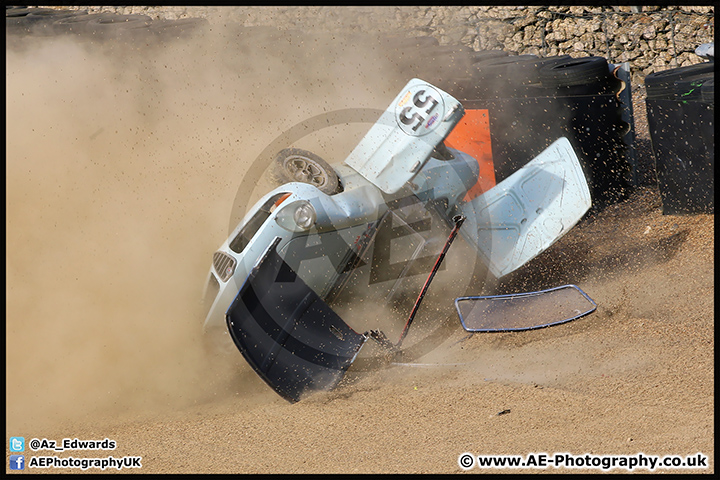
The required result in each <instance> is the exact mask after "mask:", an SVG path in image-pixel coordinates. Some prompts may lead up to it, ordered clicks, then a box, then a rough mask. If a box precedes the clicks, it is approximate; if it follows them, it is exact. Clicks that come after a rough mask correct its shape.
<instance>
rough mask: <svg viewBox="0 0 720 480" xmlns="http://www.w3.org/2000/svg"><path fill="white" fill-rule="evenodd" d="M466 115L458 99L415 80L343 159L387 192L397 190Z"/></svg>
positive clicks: (409, 178) (416, 171) (412, 175)
mask: <svg viewBox="0 0 720 480" xmlns="http://www.w3.org/2000/svg"><path fill="white" fill-rule="evenodd" d="M463 114H464V109H463V107H462V105H461V104H460V102H458V101H457V100H456V99H455V98H453V97H452V96H450V95H449V94H447V93H446V92H444V91H442V90H440V89H439V88H436V87H434V86H432V85H430V84H429V83H427V82H425V81H423V80H420V79H418V78H414V79H412V80H410V82H408V84H407V85H406V86H405V88H404V89H403V90H402V91H401V92H400V93H399V94H398V96H397V97H395V99H394V100H393V101H392V103H391V104H390V106H389V107H388V108H387V109H386V110H385V112H384V113H383V114H382V115H381V116H380V119H379V120H378V121H377V122H376V123H375V124H374V125H373V126H372V127H371V128H370V130H369V131H368V133H367V134H366V135H365V136H364V137H363V138H362V139H361V140H360V143H358V145H357V146H356V147H355V149H354V150H353V151H352V152H351V153H350V155H349V156H348V157H347V158H346V159H345V163H346V164H347V165H349V166H350V167H352V168H353V169H355V170H356V171H357V172H358V173H360V174H361V175H362V176H364V177H365V178H366V179H367V180H368V181H369V182H371V183H372V184H374V185H376V186H377V187H378V188H379V189H380V190H382V191H383V192H385V193H396V192H397V191H399V190H400V189H401V188H402V187H403V186H404V185H405V184H406V183H407V182H409V181H410V180H412V178H413V177H414V176H415V175H416V174H417V173H418V172H419V171H420V169H421V168H422V166H423V165H424V164H425V162H426V161H427V160H428V158H430V154H431V153H432V151H433V149H434V148H435V147H436V146H437V144H438V143H440V142H441V141H442V140H443V139H444V138H445V137H446V136H447V135H448V133H450V131H451V130H452V129H453V127H455V125H456V124H457V123H458V122H459V121H460V119H461V118H462V116H463Z"/></svg>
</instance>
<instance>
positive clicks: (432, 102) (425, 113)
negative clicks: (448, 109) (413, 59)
mask: <svg viewBox="0 0 720 480" xmlns="http://www.w3.org/2000/svg"><path fill="white" fill-rule="evenodd" d="M411 99H412V102H411V103H410V105H408V102H410V100H411ZM395 112H396V119H397V121H398V126H399V127H400V128H401V129H402V130H403V131H404V132H405V133H406V134H408V135H413V136H421V135H425V134H427V133H429V132H431V131H432V130H433V128H434V127H435V126H437V125H438V123H439V122H438V119H440V118H442V116H443V115H444V113H445V105H444V102H443V100H442V96H441V95H440V93H439V92H437V91H436V90H435V89H434V88H432V87H431V86H430V85H427V84H425V85H414V86H412V87H411V89H410V90H408V91H407V93H405V95H404V96H403V97H402V99H401V100H400V101H399V102H398V104H397V106H396V108H395ZM421 127H422V128H421Z"/></svg>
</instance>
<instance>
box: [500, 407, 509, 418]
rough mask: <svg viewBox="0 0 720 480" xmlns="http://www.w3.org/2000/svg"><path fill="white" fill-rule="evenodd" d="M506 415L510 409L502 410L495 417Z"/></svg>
mask: <svg viewBox="0 0 720 480" xmlns="http://www.w3.org/2000/svg"><path fill="white" fill-rule="evenodd" d="M508 413H510V409H509V408H508V409H506V410H503V411H502V412H498V413H497V416H498V417H499V416H500V415H505V414H508Z"/></svg>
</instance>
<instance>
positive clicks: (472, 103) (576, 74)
mask: <svg viewBox="0 0 720 480" xmlns="http://www.w3.org/2000/svg"><path fill="white" fill-rule="evenodd" d="M612 72H613V68H611V66H610V65H609V64H608V62H607V60H606V59H605V58H602V57H582V58H573V57H571V56H569V55H561V56H554V57H545V58H541V57H537V56H534V55H508V56H502V57H494V58H489V59H487V60H484V61H478V62H475V63H474V64H472V68H471V70H470V75H466V76H465V77H464V78H457V77H456V78H455V79H454V81H453V82H449V83H445V84H443V83H438V84H437V85H438V87H440V88H443V89H446V90H447V91H448V92H449V93H450V94H452V95H454V96H456V97H457V98H458V99H460V100H461V102H462V103H463V105H464V106H465V107H466V110H484V111H487V115H488V117H489V131H490V133H489V136H490V143H491V145H490V149H491V150H492V162H493V169H494V173H495V181H496V182H500V181H502V180H503V179H505V178H507V177H508V176H510V175H512V174H513V173H514V172H516V171H517V170H518V169H519V168H521V167H522V166H523V165H525V163H527V162H528V161H529V160H530V159H532V158H533V157H534V156H536V155H538V154H539V153H540V152H541V151H542V150H543V149H544V148H546V147H547V146H549V145H550V143H552V141H554V140H556V139H557V138H558V137H561V136H564V137H567V138H568V139H570V141H571V143H572V144H573V147H574V149H575V151H576V153H577V154H578V157H579V159H580V161H581V163H582V165H583V169H584V171H585V174H586V176H587V178H588V184H589V186H590V191H591V195H592V197H593V210H594V211H598V210H601V209H603V208H605V207H606V206H608V205H611V204H614V203H618V202H620V201H622V200H624V199H625V198H627V197H628V195H629V194H630V192H631V191H632V189H633V182H632V179H633V167H632V165H631V159H630V157H631V155H630V147H631V146H632V137H629V138H627V137H626V134H627V132H628V130H629V129H630V128H631V127H632V125H631V124H630V123H628V122H632V114H631V113H630V115H629V118H624V117H623V115H624V112H623V104H622V103H621V100H620V98H619V92H620V91H622V90H623V88H629V86H628V85H627V84H626V83H625V82H623V81H621V80H620V79H619V78H617V77H616V76H614V75H613V73H612ZM420 78H423V77H422V76H420ZM626 103H630V105H625V108H627V109H630V112H631V109H632V104H631V102H626Z"/></svg>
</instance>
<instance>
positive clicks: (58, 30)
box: [5, 7, 209, 41]
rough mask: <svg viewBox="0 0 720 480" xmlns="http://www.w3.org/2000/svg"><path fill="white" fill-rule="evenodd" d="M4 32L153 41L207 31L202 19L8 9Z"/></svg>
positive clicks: (51, 9) (22, 8)
mask: <svg viewBox="0 0 720 480" xmlns="http://www.w3.org/2000/svg"><path fill="white" fill-rule="evenodd" d="M5 23H6V33H7V34H8V35H13V36H18V37H23V36H27V35H33V36H54V35H74V36H77V38H79V39H92V40H98V41H102V40H127V41H137V40H140V41H154V40H171V39H175V38H187V37H188V36H190V35H192V34H194V33H195V32H197V31H200V30H202V29H203V28H207V27H208V26H209V22H208V21H207V20H206V19H204V18H182V19H177V20H163V19H159V20H153V19H152V18H151V17H150V16H148V15H141V14H129V15H121V14H116V13H108V12H105V13H88V12H87V11H86V10H69V9H54V8H32V7H12V8H10V7H8V8H6V11H5Z"/></svg>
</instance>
